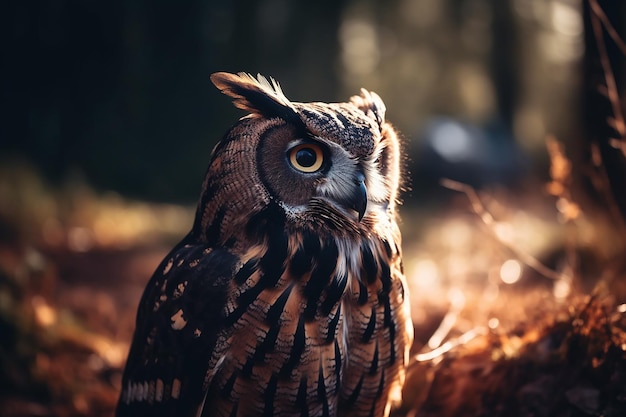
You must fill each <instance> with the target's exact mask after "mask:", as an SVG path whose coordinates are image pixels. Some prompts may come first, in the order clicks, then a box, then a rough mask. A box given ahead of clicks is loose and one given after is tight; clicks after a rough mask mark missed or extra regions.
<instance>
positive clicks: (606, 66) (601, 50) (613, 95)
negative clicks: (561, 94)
mask: <svg viewBox="0 0 626 417" xmlns="http://www.w3.org/2000/svg"><path fill="white" fill-rule="evenodd" d="M589 5H590V7H591V9H592V11H593V13H592V14H591V26H592V27H593V33H594V37H595V39H596V45H597V47H598V54H599V55H600V64H601V65H602V69H603V71H604V81H605V82H606V86H607V91H606V92H607V95H608V98H609V102H610V103H611V107H612V108H613V117H612V118H609V120H608V121H607V122H609V124H610V125H611V127H613V128H614V129H615V131H616V132H617V133H618V134H619V136H620V140H613V141H611V145H612V146H613V147H615V148H618V149H620V150H621V151H622V153H623V154H624V155H625V156H626V123H625V122H624V116H623V115H622V111H621V107H620V102H619V95H618V90H617V83H616V82H615V76H614V74H613V69H612V68H611V62H610V60H609V55H608V53H607V50H606V45H605V43H604V36H603V31H602V27H603V25H604V28H606V30H607V32H608V33H609V35H610V36H611V38H612V39H613V40H615V42H616V44H617V45H618V46H619V47H620V49H622V46H624V47H625V48H623V52H624V53H626V45H624V44H623V42H621V39H620V41H619V42H618V41H617V40H616V39H619V36H618V35H617V33H616V32H615V29H614V28H613V26H611V24H610V22H609V21H608V18H607V16H606V15H605V14H604V12H603V11H602V8H601V7H600V5H599V4H598V2H597V0H589Z"/></svg>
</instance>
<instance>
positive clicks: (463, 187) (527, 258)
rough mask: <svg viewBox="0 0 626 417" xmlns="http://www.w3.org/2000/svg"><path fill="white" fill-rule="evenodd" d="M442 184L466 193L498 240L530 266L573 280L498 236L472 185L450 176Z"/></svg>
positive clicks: (553, 276) (548, 276)
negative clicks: (452, 178)
mask: <svg viewBox="0 0 626 417" xmlns="http://www.w3.org/2000/svg"><path fill="white" fill-rule="evenodd" d="M441 185H442V186H444V187H446V188H448V189H450V190H454V191H458V192H461V193H463V194H465V195H466V196H467V198H468V199H469V201H470V204H471V206H472V210H473V211H474V213H475V214H476V215H478V217H480V219H481V220H482V221H483V223H484V224H485V226H487V228H488V229H489V231H490V232H491V233H492V234H493V235H494V236H495V238H496V239H498V241H499V242H500V243H502V244H503V245H504V246H506V247H507V248H509V249H510V250H511V251H512V252H513V253H515V255H517V257H518V258H519V259H520V260H521V261H522V262H524V263H525V264H526V265H528V266H529V267H530V268H532V269H533V270H535V271H536V272H538V273H539V274H541V275H543V276H544V277H546V278H549V279H552V280H555V281H556V280H561V279H563V278H566V279H569V280H571V277H570V276H569V275H568V274H565V273H564V272H560V273H559V272H556V271H554V270H553V269H550V268H548V267H547V266H545V265H544V264H542V263H541V262H540V261H539V260H538V259H537V258H535V257H534V256H532V255H530V254H528V253H526V252H524V251H523V250H521V249H520V248H518V247H516V246H515V245H513V244H512V243H511V242H505V241H504V240H503V239H502V238H501V237H500V236H498V234H497V233H496V232H495V231H494V223H495V220H494V218H493V215H492V214H491V213H489V211H487V209H486V208H485V206H484V204H483V203H482V201H481V200H480V197H478V194H477V193H476V191H475V190H474V189H473V188H472V187H471V186H469V185H467V184H463V183H461V182H458V181H454V180H451V179H448V178H444V179H442V180H441Z"/></svg>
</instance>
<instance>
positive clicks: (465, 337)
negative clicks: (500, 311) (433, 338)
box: [414, 326, 489, 362]
mask: <svg viewBox="0 0 626 417" xmlns="http://www.w3.org/2000/svg"><path fill="white" fill-rule="evenodd" d="M488 332H489V331H488V330H487V328H486V327H483V326H480V327H475V328H473V329H472V330H469V331H467V332H465V333H463V334H462V335H461V336H459V337H457V338H455V339H452V340H448V341H447V342H446V343H444V344H443V345H441V346H439V347H438V348H437V349H433V350H431V351H429V352H426V353H418V354H417V355H415V356H414V358H415V360H416V361H417V362H426V361H432V360H433V359H436V358H438V357H440V356H442V355H443V354H445V353H448V352H449V351H451V350H452V349H454V348H455V347H457V346H460V345H465V344H467V343H469V342H470V341H472V340H473V339H475V338H477V337H478V336H484V335H486V334H487V333H488Z"/></svg>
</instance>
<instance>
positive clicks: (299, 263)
mask: <svg viewBox="0 0 626 417" xmlns="http://www.w3.org/2000/svg"><path fill="white" fill-rule="evenodd" d="M212 80H213V82H214V83H215V84H216V86H218V88H220V89H221V90H222V91H223V92H224V93H225V94H228V95H230V96H231V97H233V98H234V99H235V104H236V105H237V107H240V108H242V109H245V110H247V111H249V112H250V113H251V116H249V117H245V118H242V119H241V120H240V121H239V122H238V123H237V124H236V125H235V126H234V127H233V128H231V129H230V130H229V132H228V133H227V134H226V136H225V137H224V138H223V139H222V141H220V143H219V144H218V145H217V146H216V147H215V149H214V151H213V154H212V157H211V162H210V164H209V168H208V170H207V174H206V177H205V181H204V183H203V191H202V194H201V196H200V201H199V203H198V210H197V214H196V219H195V222H194V225H193V228H192V230H191V232H190V233H189V234H188V235H187V236H186V237H185V238H184V239H183V241H182V242H181V243H180V244H178V245H177V246H176V247H175V248H174V249H173V250H172V251H171V252H170V254H168V255H167V256H166V258H165V259H164V260H163V262H162V263H161V265H160V266H159V267H158V268H157V270H156V272H155V274H154V276H153V277H152V279H151V280H150V282H149V283H148V286H147V288H146V290H145V292H144V295H143V297H142V300H141V302H140V307H139V311H138V315H137V328H136V331H135V335H134V338H133V343H132V346H131V350H130V353H129V357H128V361H127V366H126V369H125V372H124V376H123V387H122V393H121V395H120V401H119V404H118V408H117V416H118V417H123V416H131V415H132V416H137V415H154V416H166V415H167V416H169V415H177V416H260V415H264V416H271V415H280V416H336V415H340V416H383V415H388V414H389V410H390V407H391V405H392V403H393V402H394V401H395V400H397V399H398V395H399V393H400V390H401V385H402V383H403V380H404V368H405V366H406V364H407V361H408V351H409V347H410V345H411V342H412V338H413V334H412V324H411V321H410V314H409V311H408V300H407V297H408V296H407V294H406V285H405V282H404V277H403V272H402V261H401V242H400V233H399V230H398V227H397V224H396V199H397V196H398V188H399V186H400V180H401V179H400V169H399V145H398V138H397V136H396V134H395V132H394V130H393V128H392V127H391V126H390V125H389V124H388V123H386V122H385V121H384V112H385V108H384V104H383V103H382V100H380V97H378V96H377V95H376V94H375V93H370V92H367V91H365V90H363V91H362V92H361V95H360V96H355V97H353V98H352V99H351V101H350V102H348V103H331V104H326V103H292V102H290V101H289V100H288V99H287V98H286V97H285V96H284V94H283V93H282V91H281V90H280V88H279V87H278V84H277V83H276V82H274V81H273V80H272V81H267V80H266V79H264V78H260V79H258V80H256V79H254V78H253V77H250V76H248V75H241V74H240V75H233V74H225V73H218V74H214V75H213V76H212ZM294 140H315V141H319V142H320V143H321V144H322V145H324V146H326V149H328V152H329V155H331V162H332V165H331V166H330V167H328V168H327V172H325V175H322V174H316V175H314V176H308V177H304V179H302V178H300V177H297V176H294V175H296V174H294V173H293V172H291V170H286V171H284V172H282V171H280V170H279V171H280V172H278V173H276V172H275V171H276V170H277V169H276V167H277V166H278V167H280V166H281V165H280V164H281V163H282V162H280V161H282V160H283V159H284V156H283V155H284V152H285V146H291V145H290V144H292V143H293V141H294ZM272 155H277V156H276V158H277V159H273V158H275V157H274V156H272ZM277 161H279V162H277ZM277 164H278V165H277ZM334 170H337V172H338V173H337V172H335V171H334ZM357 171H358V172H362V173H363V174H364V176H365V180H364V183H365V186H366V187H367V196H368V201H367V210H366V211H365V213H364V216H363V218H362V219H361V220H360V221H359V219H357V218H356V216H355V214H354V212H353V211H351V210H350V209H349V207H346V205H345V204H344V203H343V202H344V201H346V199H344V198H343V196H344V194H345V193H348V192H352V191H353V190H348V189H349V188H350V187H353V185H352V184H353V182H350V181H346V180H345V179H342V178H340V177H341V176H345V175H347V176H349V177H350V176H351V175H356V174H354V172H357ZM350 178H351V177H350Z"/></svg>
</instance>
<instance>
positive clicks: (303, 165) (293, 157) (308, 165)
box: [288, 143, 324, 173]
mask: <svg viewBox="0 0 626 417" xmlns="http://www.w3.org/2000/svg"><path fill="white" fill-rule="evenodd" d="M288 156H289V162H290V163H291V166H293V167H294V168H295V169H297V170H298V171H300V172H306V173H312V172H316V171H318V170H319V169H320V168H321V167H322V164H323V163H324V152H323V151H322V148H321V147H320V146H319V145H316V144H314V143H303V144H301V145H298V146H295V147H293V148H291V149H290V150H289V152H288Z"/></svg>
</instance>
